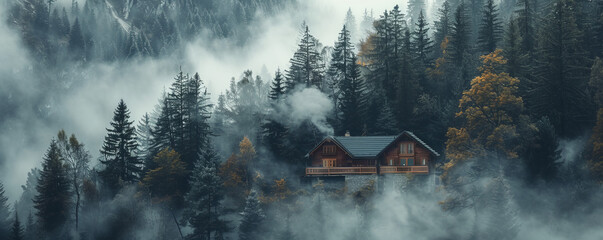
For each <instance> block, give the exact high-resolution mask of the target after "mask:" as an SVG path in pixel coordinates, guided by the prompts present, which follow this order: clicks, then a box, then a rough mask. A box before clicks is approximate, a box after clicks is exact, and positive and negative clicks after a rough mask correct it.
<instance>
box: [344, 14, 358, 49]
mask: <svg viewBox="0 0 603 240" xmlns="http://www.w3.org/2000/svg"><path fill="white" fill-rule="evenodd" d="M345 28H346V30H348V32H349V33H350V39H351V40H350V41H351V42H353V43H354V42H357V40H358V26H357V25H356V17H354V14H352V8H348V12H347V13H346V14H345Z"/></svg>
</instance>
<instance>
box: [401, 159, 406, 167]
mask: <svg viewBox="0 0 603 240" xmlns="http://www.w3.org/2000/svg"><path fill="white" fill-rule="evenodd" d="M400 166H406V159H405V158H400Z"/></svg>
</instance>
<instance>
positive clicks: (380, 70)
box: [367, 5, 407, 99]
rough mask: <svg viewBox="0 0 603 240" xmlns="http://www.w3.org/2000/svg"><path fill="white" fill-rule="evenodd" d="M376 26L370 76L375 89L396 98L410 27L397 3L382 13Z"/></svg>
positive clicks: (389, 97) (370, 56)
mask: <svg viewBox="0 0 603 240" xmlns="http://www.w3.org/2000/svg"><path fill="white" fill-rule="evenodd" d="M375 30H376V33H375V34H374V35H372V37H371V39H369V40H370V42H371V43H372V45H373V46H372V50H371V52H370V53H369V55H368V57H369V62H370V63H371V64H370V65H369V66H368V68H369V70H370V73H369V75H368V76H367V79H368V81H369V82H371V83H372V85H373V86H371V87H372V88H373V89H379V90H381V91H383V93H384V94H385V95H383V97H385V98H387V99H396V96H397V92H396V91H397V90H398V88H397V87H396V86H398V85H397V84H398V83H399V82H400V78H401V71H400V67H401V66H402V60H404V59H403V57H402V54H403V51H404V47H405V46H404V33H405V31H406V30H407V26H406V22H405V20H404V15H403V14H402V13H401V12H400V9H399V7H398V5H396V6H395V7H394V8H393V9H392V10H391V11H389V12H388V11H385V12H384V13H383V15H382V16H381V17H380V19H379V20H377V21H376V22H375ZM392 86H394V87H392Z"/></svg>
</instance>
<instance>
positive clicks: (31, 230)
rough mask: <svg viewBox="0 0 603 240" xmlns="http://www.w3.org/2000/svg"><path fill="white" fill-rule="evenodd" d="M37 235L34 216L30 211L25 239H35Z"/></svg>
mask: <svg viewBox="0 0 603 240" xmlns="http://www.w3.org/2000/svg"><path fill="white" fill-rule="evenodd" d="M36 233H37V229H36V224H35V222H34V217H33V214H31V211H30V212H29V215H27V223H26V225H25V236H24V239H27V240H33V239H35V236H36V235H37V234H36Z"/></svg>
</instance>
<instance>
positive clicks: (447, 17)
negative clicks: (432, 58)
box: [434, 0, 452, 57]
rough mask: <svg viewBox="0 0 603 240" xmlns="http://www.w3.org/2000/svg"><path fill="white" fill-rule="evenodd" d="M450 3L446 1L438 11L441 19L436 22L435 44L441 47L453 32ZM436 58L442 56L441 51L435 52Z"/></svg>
mask: <svg viewBox="0 0 603 240" xmlns="http://www.w3.org/2000/svg"><path fill="white" fill-rule="evenodd" d="M450 9H451V8H450V3H449V2H448V0H446V1H445V2H444V3H443V4H442V7H441V8H439V9H438V15H439V19H438V21H436V22H435V24H434V25H435V33H434V42H435V44H436V45H438V46H439V45H440V44H441V43H442V41H444V38H446V37H447V36H450V33H451V32H452V30H451V28H452V15H451V10H450ZM435 54H436V57H440V56H441V52H440V51H435Z"/></svg>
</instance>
